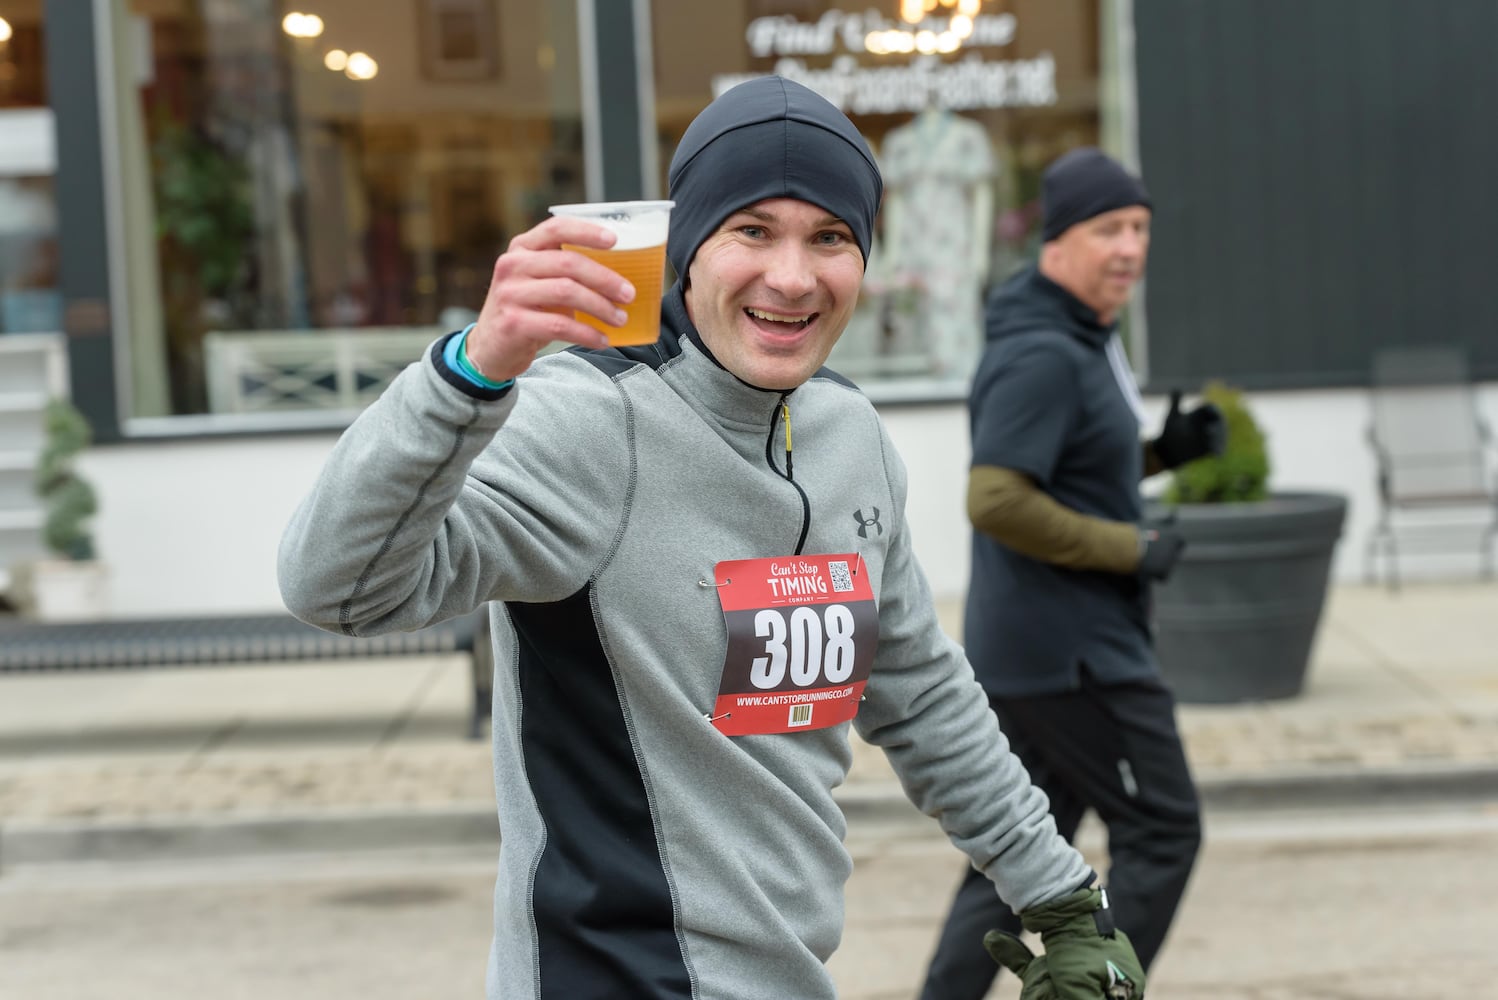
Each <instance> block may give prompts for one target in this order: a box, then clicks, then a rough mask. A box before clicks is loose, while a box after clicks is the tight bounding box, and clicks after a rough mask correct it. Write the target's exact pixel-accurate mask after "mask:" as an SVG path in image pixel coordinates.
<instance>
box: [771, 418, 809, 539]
mask: <svg viewBox="0 0 1498 1000" xmlns="http://www.w3.org/2000/svg"><path fill="white" fill-rule="evenodd" d="M792 391H794V390H786V391H785V392H782V393H781V394H780V402H779V403H777V404H775V409H773V410H771V411H770V436H769V438H768V439H767V440H766V441H765V461H766V462H767V463H768V464H769V466H770V468H771V469H774V470H775V473H776V475H778V476H780V477H781V478H782V479H784V480H785V481H786V482H788V483H790V484H791V485H792V486H794V487H795V488H796V492H797V493H798V494H799V495H800V497H801V537H800V538H798V539H796V551H795V552H793V553H791V554H792V555H797V556H799V555H800V554H801V549H802V548H803V547H804V546H805V545H806V536H807V534H808V533H809V532H810V531H811V498H810V497H808V496H807V495H806V491H805V490H803V489H802V488H801V484H800V483H798V482H796V478H795V472H794V466H793V465H792V462H791V404H790V403H789V399H790V396H791V392H792ZM781 419H784V420H785V471H784V472H782V471H781V470H780V467H779V466H778V465H776V464H775V423H776V421H777V420H781Z"/></svg>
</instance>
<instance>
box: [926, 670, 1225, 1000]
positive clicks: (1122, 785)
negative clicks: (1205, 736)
mask: <svg viewBox="0 0 1498 1000" xmlns="http://www.w3.org/2000/svg"><path fill="white" fill-rule="evenodd" d="M989 701H990V704H991V705H992V706H993V710H994V712H996V713H997V714H998V717H999V723H1000V725H1002V726H1003V729H1004V733H1005V734H1006V735H1007V736H1008V737H1009V743H1010V746H1011V748H1012V749H1013V751H1014V753H1015V754H1016V755H1017V756H1018V757H1019V759H1020V761H1021V762H1022V763H1024V765H1025V768H1026V769H1027V770H1028V771H1029V772H1030V778H1031V780H1032V781H1034V782H1035V784H1036V785H1038V786H1039V787H1040V788H1041V790H1042V791H1044V792H1045V793H1046V795H1047V796H1048V797H1049V798H1050V800H1051V814H1052V815H1053V816H1055V818H1056V826H1057V827H1058V828H1059V829H1060V831H1061V835H1062V836H1064V837H1065V838H1066V839H1067V840H1071V839H1072V838H1073V836H1075V834H1076V832H1077V827H1078V825H1079V824H1080V823H1081V821H1082V816H1083V814H1084V813H1086V811H1087V810H1088V809H1092V810H1094V811H1096V812H1097V814H1098V817H1099V818H1100V819H1101V820H1102V821H1103V823H1104V825H1105V826H1106V827H1107V829H1108V853H1109V859H1110V867H1109V870H1108V874H1107V878H1106V879H1105V880H1104V884H1105V885H1106V886H1107V888H1108V895H1109V899H1110V900H1111V902H1112V904H1113V908H1114V918H1115V920H1116V921H1117V922H1118V926H1119V927H1120V928H1122V929H1123V930H1124V931H1125V932H1126V933H1127V934H1128V935H1129V939H1130V940H1131V941H1132V942H1133V944H1134V948H1135V950H1136V951H1137V952H1138V953H1139V960H1140V961H1141V962H1142V963H1143V964H1144V967H1145V968H1146V969H1148V968H1149V966H1150V963H1151V962H1152V961H1153V960H1154V957H1155V955H1156V954H1157V953H1158V952H1159V950H1160V946H1161V944H1162V943H1163V942H1164V940H1165V932H1166V931H1167V930H1168V929H1169V928H1170V922H1171V919H1172V918H1173V917H1174V916H1175V911H1176V907H1177V906H1178V905H1179V903H1180V901H1181V896H1182V894H1183V893H1184V892H1185V890H1186V882H1187V879H1188V878H1189V877H1190V875H1191V867H1192V864H1193V863H1194V862H1195V860H1196V852H1197V848H1198V847H1199V846H1200V843H1201V814H1200V810H1199V807H1198V805H1197V798H1196V788H1195V786H1194V785H1193V784H1192V781H1191V772H1190V770H1189V769H1188V767H1187V765H1186V755H1185V753H1184V751H1183V749H1182V747H1181V739H1180V735H1179V734H1178V733H1177V731H1176V725H1175V699H1174V698H1172V697H1171V694H1170V692H1169V690H1167V689H1166V688H1165V687H1164V685H1163V684H1161V683H1160V682H1158V681H1148V682H1135V683H1129V684H1115V685H1108V686H1106V687H1105V686H1101V685H1098V684H1097V683H1095V682H1094V681H1092V680H1091V679H1090V678H1089V677H1088V675H1087V672H1086V671H1085V670H1084V671H1083V672H1082V687H1081V688H1080V689H1079V690H1077V691H1069V692H1066V693H1065V694H1058V695H1046V696H1042V697H1035V698H998V697H992V696H991V697H990V699H989ZM994 928H1002V929H1004V930H1008V931H1012V932H1015V933H1018V932H1019V930H1020V922H1019V918H1018V917H1016V916H1015V915H1014V914H1013V913H1012V912H1011V911H1010V910H1009V908H1008V907H1007V906H1005V905H1004V903H1003V902H1001V901H1000V900H999V897H998V894H997V893H995V892H994V887H993V883H992V882H990V881H989V880H988V879H987V878H986V877H985V876H984V875H983V873H982V872H979V871H977V870H976V869H974V868H972V867H971V866H969V867H968V868H967V870H966V873H965V875H964V877H963V879H962V882H961V884H960V885H959V886H958V889H957V895H956V897H955V898H954V899H953V900H952V908H951V912H950V913H949V914H948V916H947V922H946V926H945V927H943V928H942V933H941V938H940V939H939V940H938V942H937V947H936V953H935V955H934V956H933V957H932V959H931V966H930V968H929V969H928V971H927V976H926V984H925V987H924V989H923V990H922V992H921V1000H982V998H983V997H984V996H985V995H986V994H987V993H988V990H989V988H990V987H991V986H992V985H993V980H994V976H995V975H996V974H997V973H998V971H999V967H998V966H997V965H995V964H994V961H993V959H991V958H989V957H988V953H987V952H985V951H984V950H983V935H984V933H985V932H987V931H989V930H992V929H994Z"/></svg>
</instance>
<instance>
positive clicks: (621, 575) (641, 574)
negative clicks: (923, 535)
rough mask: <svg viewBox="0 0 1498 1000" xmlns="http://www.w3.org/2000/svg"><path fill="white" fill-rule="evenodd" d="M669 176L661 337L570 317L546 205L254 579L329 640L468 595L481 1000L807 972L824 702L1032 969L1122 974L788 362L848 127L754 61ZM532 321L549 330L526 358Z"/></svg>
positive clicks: (1039, 798) (827, 387)
mask: <svg viewBox="0 0 1498 1000" xmlns="http://www.w3.org/2000/svg"><path fill="white" fill-rule="evenodd" d="M670 183H671V194H672V197H673V198H674V199H675V200H676V202H677V205H676V209H675V212H674V214H673V218H672V228H671V235H670V238H669V241H668V245H667V252H668V255H669V257H670V259H671V261H672V263H673V265H674V266H675V269H676V272H677V274H678V275H681V276H682V278H681V280H680V281H678V282H677V284H676V285H675V286H673V287H672V288H671V289H670V290H669V292H668V293H667V296H666V300H665V302H664V304H663V306H662V310H661V327H662V329H661V338H660V340H659V342H658V343H655V344H651V345H648V346H645V347H635V348H610V347H609V346H608V344H607V341H606V340H605V339H604V338H603V336H602V335H601V334H599V333H598V332H597V330H595V329H594V328H593V327H591V326H588V325H585V324H584V323H581V322H579V321H577V320H576V319H574V318H573V311H574V310H579V311H582V312H585V313H588V314H591V315H593V316H595V317H597V318H599V319H600V320H602V321H603V322H605V323H612V324H618V323H619V322H621V321H622V311H621V310H620V309H619V303H625V302H628V301H629V300H630V299H631V298H632V297H633V294H634V291H633V289H632V288H631V287H629V285H628V283H627V282H625V281H624V280H623V279H622V278H621V277H620V276H619V275H618V274H615V273H614V272H612V271H610V270H609V269H607V268H606V267H604V266H603V265H601V264H598V263H596V262H594V261H591V260H589V259H587V258H585V257H584V256H582V255H581V254H578V253H575V252H572V251H570V250H565V249H563V248H562V247H563V244H564V243H565V244H569V245H574V246H583V247H592V248H606V247H608V246H609V245H611V244H612V242H613V236H612V235H611V234H609V233H608V232H606V231H604V230H602V229H600V228H599V227H597V226H594V225H591V224H589V223H586V222H583V221H580V220H578V219H565V218H560V217H558V218H552V219H548V220H547V221H545V222H543V223H541V224H539V225H537V226H536V227H535V228H533V229H531V230H529V231H528V232H526V233H523V234H521V235H520V236H517V237H516V238H515V239H514V240H512V241H511V243H510V246H509V249H508V250H507V252H505V253H504V254H503V255H501V256H500V258H499V259H498V261H497V263H496V264H495V268H494V275H493V281H492V283H491V286H490V289H489V293H488V296H487V299H486V301H485V304H484V307H483V310H482V312H481V313H480V316H479V319H478V321H477V323H475V324H474V325H473V326H471V327H469V328H468V329H467V330H465V331H462V332H460V333H456V334H452V335H450V336H448V337H445V338H443V339H442V340H439V341H438V342H437V343H435V344H434V345H433V346H432V349H431V351H430V353H429V354H428V356H427V357H425V358H424V359H422V360H420V361H418V362H416V363H414V364H412V365H411V366H410V367H409V368H408V369H407V370H406V371H405V372H403V373H402V374H401V375H400V376H399V377H398V378H397V379H396V380H395V381H394V383H393V384H392V385H391V386H390V388H389V389H388V390H387V391H386V392H385V393H384V395H383V396H382V397H381V398H380V399H379V401H378V402H376V403H375V404H374V405H372V406H371V407H369V409H367V410H366V411H365V412H364V413H363V414H361V415H360V417H359V418H358V419H357V420H356V421H355V422H354V423H353V425H352V426H351V427H350V428H349V429H348V430H347V432H345V434H344V435H343V437H342V439H341V440H340V441H339V442H338V444H337V446H336V447H335V448H334V450H333V453H332V455H331V457H330V458H329V460H328V463H327V465H326V467H325V468H324V470H323V472H322V474H321V475H320V477H319V478H318V481H317V483H316V485H315V487H314V488H313V491H312V493H311V495H310V496H309V497H307V499H306V500H305V501H304V502H303V503H302V505H301V507H300V508H299V510H298V511H297V513H296V515H295V517H294V519H293V521H292V523H291V525H290V526H289V527H288V529H287V532H286V535H285V538H284V539H283V542H282V547H281V553H280V575H281V589H282V593H283V595H284V598H285V600H286V603H287V606H288V607H289V608H291V610H292V611H294V612H295V613H296V614H297V615H298V616H299V617H301V618H302V619H304V620H306V621H308V622H312V623H314V624H316V625H319V626H322V627H324V628H327V629H329V630H332V631H337V632H342V633H343V634H346V635H373V634H378V633H381V632H389V631H392V630H399V629H414V628H419V627H421V626H424V625H428V624H430V623H432V622H435V621H440V620H443V619H446V618H451V617H454V616H457V615H461V614H464V613H466V612H469V611H471V610H472V609H474V608H476V607H478V606H479V605H481V604H483V603H485V602H493V603H492V604H491V608H492V615H493V623H494V636H495V658H496V669H495V683H494V711H493V718H494V737H493V744H494V747H493V749H494V776H495V794H496V797H497V799H498V804H499V815H500V820H501V824H502V827H503V832H504V836H503V842H502V844H501V846H500V862H499V877H498V881H497V885H496V887H495V895H494V941H493V946H492V948H491V951H490V957H489V969H488V996H489V997H490V998H491V1000H542V998H546V1000H551V998H563V997H565V998H567V1000H586V998H595V997H596V998H604V997H608V998H621V997H622V998H672V1000H676V998H682V1000H685V998H700V1000H739V998H742V1000H750V998H765V1000H771V998H773V1000H786V998H797V1000H819V998H830V997H833V996H834V988H833V984H832V981H831V978H830V977H829V976H828V974H827V971H826V968H825V963H826V961H827V959H828V957H829V956H830V955H831V954H832V952H833V951H834V949H835V948H836V947H837V944H838V941H839V938H840V937H841V934H842V928H843V886H844V883H845V881H846V880H847V878H848V875H849V872H850V869H851V866H852V862H851V860H850V858H849V856H848V853H847V851H846V849H845V848H844V846H843V835H844V832H845V823H844V818H843V816H842V814H841V812H840V810H839V808H838V805H837V803H836V801H835V800H834V798H833V794H832V792H833V789H835V788H836V787H837V786H838V785H839V784H840V783H842V781H843V780H844V778H845V777H846V775H847V771H848V766H849V761H850V751H849V746H848V725H849V723H850V721H851V723H852V725H854V726H856V727H857V729H858V732H859V733H860V735H861V736H862V737H863V738H864V739H866V740H868V741H869V742H871V743H873V744H875V745H878V746H880V747H881V748H883V749H884V751H885V753H886V754H888V756H889V759H890V762H891V764H892V765H893V767H894V769H895V771H896V773H897V774H898V775H899V777H900V780H901V782H902V784H903V786H904V788H905V791H906V793H907V794H908V795H909V796H910V798H911V800H912V801H913V802H914V803H915V804H916V805H917V806H918V807H919V808H920V809H921V810H922V811H924V812H926V813H928V814H929V815H931V816H933V817H934V818H936V820H937V821H938V822H939V823H940V824H941V825H942V827H943V829H944V830H945V831H946V832H947V834H948V835H949V836H950V837H951V839H952V841H953V842H954V843H955V844H956V845H957V846H958V847H959V848H961V849H962V850H963V851H965V852H966V853H967V854H968V855H969V856H970V857H971V858H972V861H973V864H974V865H976V866H977V867H978V868H980V869H982V870H983V871H984V872H985V873H986V874H987V875H988V876H989V877H990V878H991V879H992V880H993V882H994V885H995V887H996V890H997V892H998V893H999V895H1000V896H1001V897H1002V898H1003V899H1004V900H1005V901H1006V902H1007V903H1009V904H1010V905H1011V906H1012V907H1014V909H1016V910H1017V911H1020V912H1021V913H1024V914H1026V915H1028V916H1035V917H1036V922H1035V923H1034V924H1033V926H1032V929H1037V930H1044V931H1046V934H1047V937H1046V943H1047V950H1048V955H1047V956H1046V959H1042V960H1038V961H1037V962H1036V963H1034V975H1031V974H1027V975H1026V977H1025V978H1026V980H1027V982H1028V981H1031V980H1038V979H1039V978H1041V977H1043V976H1044V975H1049V979H1050V980H1052V981H1054V985H1052V986H1047V987H1046V989H1047V990H1049V992H1046V993H1043V994H1041V995H1044V996H1058V997H1063V998H1065V1000H1084V998H1086V1000H1094V998H1100V997H1103V996H1105V995H1110V996H1111V995H1113V994H1105V991H1107V990H1108V989H1109V988H1110V984H1111V986H1112V988H1113V989H1115V990H1116V989H1119V988H1120V985H1122V987H1123V988H1125V989H1132V990H1134V991H1136V992H1134V993H1132V994H1127V993H1120V994H1117V995H1133V996H1136V997H1138V996H1142V988H1143V978H1142V975H1140V974H1138V972H1137V969H1136V967H1135V966H1134V965H1133V964H1132V961H1133V954H1132V950H1131V949H1130V948H1129V945H1128V943H1127V939H1126V938H1124V937H1123V936H1122V935H1117V934H1114V933H1112V929H1111V927H1110V925H1109V923H1108V916H1109V911H1108V910H1107V909H1106V897H1105V896H1103V895H1102V894H1101V893H1100V892H1099V891H1098V890H1096V889H1093V888H1089V887H1090V886H1091V883H1092V880H1093V873H1092V872H1091V871H1090V870H1089V868H1088V867H1087V865H1086V863H1085V862H1084V861H1083V859H1082V858H1081V856H1080V855H1078V854H1077V852H1076V851H1075V850H1073V849H1072V848H1071V847H1070V846H1068V845H1067V843H1066V842H1065V841H1064V840H1063V839H1062V838H1061V837H1060V836H1058V835H1057V833H1056V828H1055V825H1054V823H1053V822H1052V820H1051V818H1050V816H1049V813H1048V811H1047V804H1046V800H1045V797H1044V796H1043V795H1042V794H1041V793H1040V792H1038V791H1037V790H1036V789H1035V788H1033V787H1032V786H1031V784H1030V782H1029V780H1028V778H1027V777H1026V774H1025V771H1024V769H1023V768H1022V767H1021V766H1020V765H1019V763H1018V762H1017V761H1016V760H1015V758H1014V757H1012V756H1011V755H1010V754H1009V752H1008V749H1007V745H1006V743H1005V740H1004V737H1003V735H1002V734H1001V733H1000V731H999V728H998V725H997V723H996V721H995V719H994V716H993V713H992V712H990V711H989V710H988V703H987V699H986V698H985V697H984V695H983V692H982V689H981V688H980V687H979V686H978V684H977V682H976V681H975V680H974V678H973V673H972V669H971V668H970V667H969V665H968V664H967V662H966V660H965V659H964V657H963V654H962V651H961V649H960V648H959V647H958V646H957V645H956V644H955V643H953V642H952V641H951V640H949V639H948V638H946V637H945V636H944V634H943V633H942V630H941V628H940V627H939V625H938V622H937V619H936V615H935V613H934V609H933V606H932V600H931V595H930V593H929V590H928V588H927V585H926V582H925V579H924V577H923V576H922V573H921V571H920V569H919V567H918V566H917V564H916V562H915V558H914V555H913V552H912V548H911V540H910V533H909V529H908V527H907V526H906V523H905V493H906V479H905V470H904V467H903V466H902V464H901V463H900V460H899V457H898V456H897V455H896V454H895V451H894V448H893V447H892V446H891V443H890V441H889V438H888V436H887V434H886V433H885V430H884V428H883V426H882V424H881V422H880V420H879V417H878V415H877V414H876V412H875V410H874V408H873V406H872V405H870V403H869V401H868V400H867V399H866V398H865V397H864V396H863V395H862V394H861V393H860V392H859V391H858V390H857V389H856V388H855V387H854V386H853V385H851V384H850V383H848V382H846V381H845V380H843V379H841V378H839V377H838V376H837V375H835V374H833V373H832V372H830V371H827V370H826V369H823V368H822V367H821V366H822V364H823V362H824V361H825V360H826V358H827V355H828V353H829V352H830V351H831V349H832V346H833V344H834V343H835V342H836V340H837V338H838V336H839V335H840V334H841V333H842V330H843V327H844V325H845V324H846V322H847V320H848V317H849V314H850V313H851V311H852V308H853V305H854V302H855V301H856V298H857V293H858V288H859V284H860V283H861V280H862V276H863V266H864V260H865V258H866V256H867V253H868V247H869V241H870V239H871V235H872V230H873V224H874V214H875V212H876V210H877V208H878V204H879V197H880V193H881V184H880V179H879V173H878V169H877V168H876V166H875V165H874V160H873V157H872V155H871V154H870V152H869V150H868V148H867V146H866V145H865V143H864V141H863V139H862V138H861V137H860V136H859V135H858V133H857V131H856V130H855V129H854V128H853V126H852V123H851V122H849V121H848V119H847V118H846V117H845V116H844V115H842V113H841V112H839V111H837V110H836V109H835V108H834V107H833V106H832V105H830V104H829V103H827V102H826V101H824V100H823V99H821V98H820V97H818V96H816V95H815V94H813V93H812V92H811V91H809V90H807V89H805V88H803V87H800V86H798V85H796V84H793V83H790V82H788V81H785V80H781V79H778V78H767V79H763V80H757V81H753V82H751V83H746V84H743V85H740V86H739V87H736V88H734V89H733V90H731V91H729V92H728V93H727V94H725V95H724V96H723V97H720V98H719V99H718V100H717V101H715V102H714V103H713V104H712V105H710V106H709V107H708V108H707V109H706V110H705V111H704V112H703V113H702V114H701V115H699V116H698V118H697V119H696V120H695V121H694V122H693V124H692V125H691V127H690V128H689V129H688V130H687V132H686V135H685V136H684V137H683V139H682V142H681V145H680V147H679V148H678V150H677V152H676V156H675V157H674V158H673V160H672V165H671V171H670ZM555 340H562V341H567V342H570V343H572V344H575V345H577V346H575V347H574V348H572V349H571V350H569V351H566V352H563V353H560V354H553V355H549V356H546V357H543V358H540V359H537V358H536V354H537V353H538V351H539V350H540V349H541V348H542V347H544V346H545V345H546V344H548V343H549V342H552V341H555ZM793 419H794V424H795V436H794V439H793V438H792V434H791V422H792V420H793ZM793 443H794V446H795V448H794V453H793V451H792V445H793ZM793 454H794V465H793V464H792V457H793ZM1058 914H1059V916H1058ZM1079 915H1080V916H1079ZM1073 917H1077V919H1072V918H1073ZM1084 918H1085V919H1084ZM1079 920H1082V921H1083V923H1082V924H1080V926H1083V931H1084V932H1083V933H1077V928H1078V926H1079ZM1063 924H1064V925H1065V926H1064V927H1063ZM1053 928H1060V930H1057V932H1056V933H1055V934H1052V933H1051V930H1052V929H1053ZM1062 931H1064V933H1063V932H1062ZM1063 955H1067V956H1071V957H1070V961H1071V962H1072V968H1071V969H1070V972H1071V973H1072V974H1071V975H1070V978H1068V976H1067V975H1062V974H1061V973H1060V972H1059V971H1058V966H1059V965H1060V963H1061V961H1062V959H1061V956H1063ZM1046 960H1049V961H1050V963H1051V969H1050V972H1049V973H1048V974H1046V973H1045V972H1044V969H1043V966H1044V962H1045V961H1046ZM1125 980H1132V981H1131V982H1125ZM1068 984H1071V985H1068ZM1027 995H1028V994H1027Z"/></svg>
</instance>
